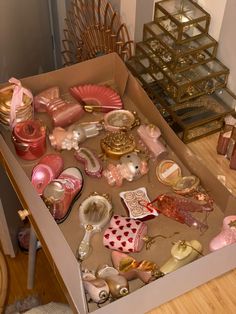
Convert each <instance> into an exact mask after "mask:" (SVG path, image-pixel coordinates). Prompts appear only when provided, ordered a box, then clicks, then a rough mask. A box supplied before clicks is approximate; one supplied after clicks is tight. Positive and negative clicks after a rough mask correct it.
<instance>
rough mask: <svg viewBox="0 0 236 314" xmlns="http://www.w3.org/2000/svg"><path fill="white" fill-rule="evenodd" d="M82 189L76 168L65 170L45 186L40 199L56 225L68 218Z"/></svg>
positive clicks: (79, 173)
mask: <svg viewBox="0 0 236 314" xmlns="http://www.w3.org/2000/svg"><path fill="white" fill-rule="evenodd" d="M82 188H83V177H82V173H81V171H80V170H79V169H78V168H76V167H70V168H67V169H65V170H64V171H62V173H61V174H60V176H59V177H58V178H57V179H54V180H52V181H51V182H50V183H49V184H48V185H47V186H46V188H45V189H44V191H43V195H42V198H43V200H44V202H45V204H46V206H47V207H48V209H49V210H50V212H51V214H52V216H53V217H54V219H55V220H56V222H57V223H58V224H59V223H62V222H63V221H64V220H65V219H66V218H67V217H68V215H69V213H70V211H71V209H72V206H73V204H74V202H75V201H76V200H77V198H78V197H79V196H80V193H81V190H82Z"/></svg>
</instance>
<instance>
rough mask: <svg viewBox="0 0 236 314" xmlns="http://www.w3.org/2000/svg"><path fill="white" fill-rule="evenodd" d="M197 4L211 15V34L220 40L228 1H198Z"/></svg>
mask: <svg viewBox="0 0 236 314" xmlns="http://www.w3.org/2000/svg"><path fill="white" fill-rule="evenodd" d="M197 2H198V4H199V5H201V6H202V7H203V8H204V10H205V11H207V12H208V13H209V14H210V15H211V23H210V28H209V34H210V35H211V36H212V37H213V38H215V39H216V40H219V38H220V31H221V26H222V22H223V18H224V12H225V7H226V3H227V0H198V1H197Z"/></svg>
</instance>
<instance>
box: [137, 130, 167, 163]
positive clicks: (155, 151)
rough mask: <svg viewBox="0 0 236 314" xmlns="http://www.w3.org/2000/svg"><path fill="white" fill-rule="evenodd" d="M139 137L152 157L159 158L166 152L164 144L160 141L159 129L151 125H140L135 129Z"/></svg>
mask: <svg viewBox="0 0 236 314" xmlns="http://www.w3.org/2000/svg"><path fill="white" fill-rule="evenodd" d="M137 133H138V135H139V137H140V140H141V141H140V143H141V144H142V145H143V146H144V147H145V149H146V150H148V152H149V153H150V155H151V157H152V158H153V159H157V158H161V157H162V156H163V155H165V154H166V153H167V151H166V148H165V146H164V145H163V144H162V142H161V141H160V136H161V131H160V129H159V128H158V127H157V126H155V125H153V124H148V125H140V126H139V127H138V129H137Z"/></svg>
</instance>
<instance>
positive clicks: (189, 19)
mask: <svg viewBox="0 0 236 314" xmlns="http://www.w3.org/2000/svg"><path fill="white" fill-rule="evenodd" d="M154 10H155V11H154V20H155V22H156V23H157V24H158V25H159V26H160V28H161V29H162V30H163V31H164V32H166V33H167V34H168V35H169V36H170V37H172V38H173V39H174V40H175V41H176V43H183V42H186V41H190V40H192V39H194V38H198V37H200V36H202V34H205V33H207V32H208V29H209V24H210V15H209V14H208V13H207V12H206V11H205V10H203V9H202V8H201V7H200V6H199V5H198V4H197V3H196V2H194V1H192V0H163V1H159V2H156V3H155V9H154Z"/></svg>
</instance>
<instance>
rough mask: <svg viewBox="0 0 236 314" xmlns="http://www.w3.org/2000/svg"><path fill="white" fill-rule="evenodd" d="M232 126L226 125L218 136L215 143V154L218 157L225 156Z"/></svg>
mask: <svg viewBox="0 0 236 314" xmlns="http://www.w3.org/2000/svg"><path fill="white" fill-rule="evenodd" d="M232 130H233V125H229V124H226V125H225V126H224V128H223V129H222V130H221V131H220V135H219V138H218V143H217V147H216V150H217V153H218V154H220V155H225V154H226V152H227V148H228V145H229V140H230V137H231V134H232Z"/></svg>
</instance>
